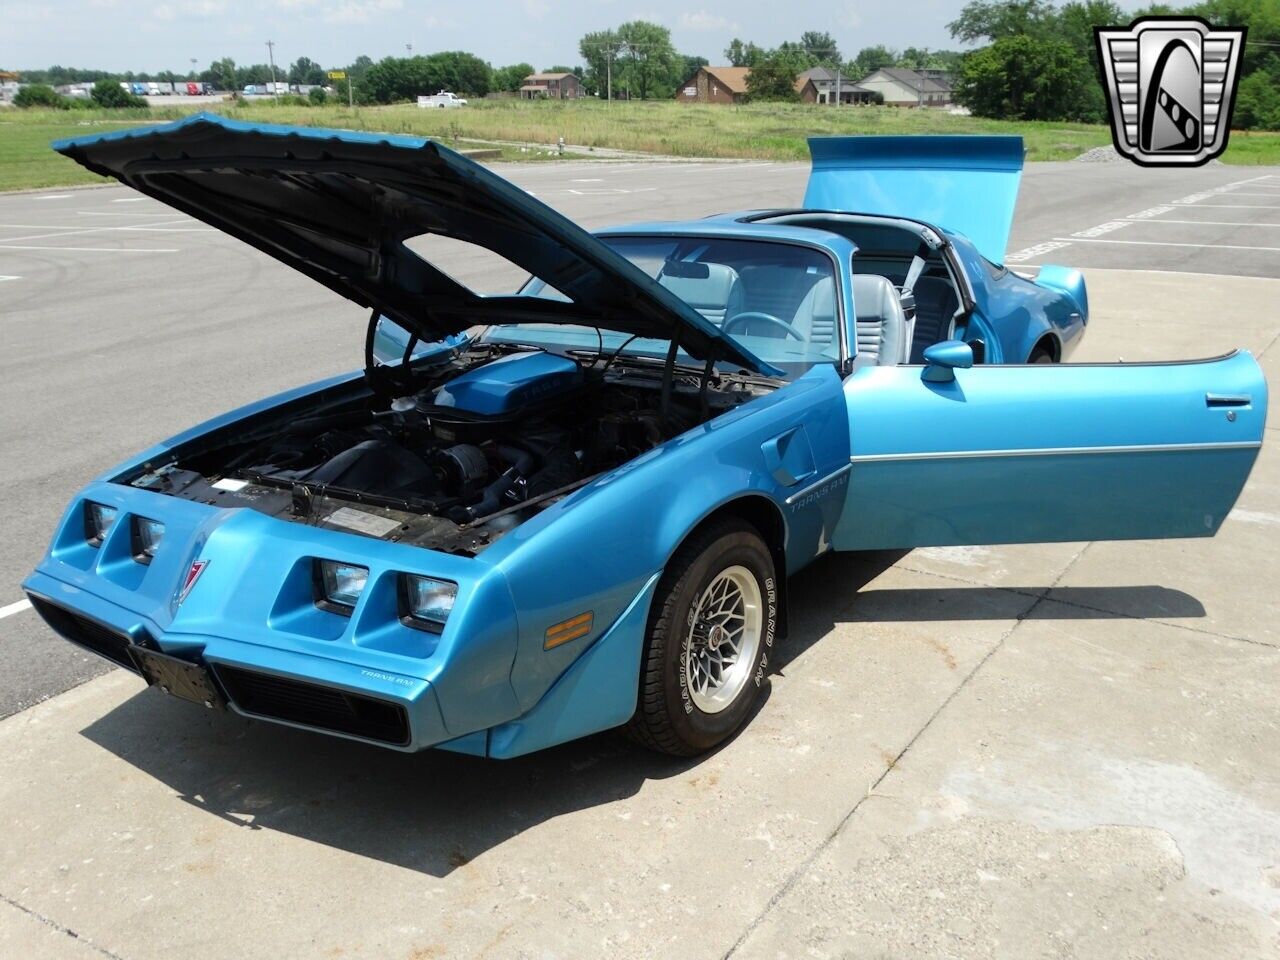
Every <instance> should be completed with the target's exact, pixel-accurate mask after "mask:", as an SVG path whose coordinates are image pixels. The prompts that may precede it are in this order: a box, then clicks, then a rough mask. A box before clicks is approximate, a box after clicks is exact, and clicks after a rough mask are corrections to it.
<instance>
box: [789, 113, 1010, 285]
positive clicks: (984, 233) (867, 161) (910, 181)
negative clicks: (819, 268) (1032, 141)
mask: <svg viewBox="0 0 1280 960" xmlns="http://www.w3.org/2000/svg"><path fill="white" fill-rule="evenodd" d="M1023 153H1024V151H1023V146H1022V138H1021V137H1016V136H993V137H982V136H972V137H971V136H934V137H925V136H922V137H813V138H811V139H810V140H809V154H810V155H811V156H812V157H813V171H812V172H811V173H810V174H809V186H808V189H806V190H805V194H804V205H805V208H806V209H809V210H843V211H848V212H851V213H878V214H888V215H890V216H895V217H906V218H907V219H910V220H923V221H924V222H925V223H931V224H933V225H934V226H937V227H942V228H943V229H946V230H950V231H952V232H953V233H961V234H964V236H966V237H968V238H969V240H970V241H972V243H973V245H974V246H975V247H977V248H978V252H979V253H981V254H982V255H983V256H984V257H986V258H987V259H988V260H991V261H992V262H993V263H1003V262H1004V254H1005V247H1006V245H1007V244H1008V242H1009V229H1010V227H1012V226H1013V208H1014V205H1015V204H1016V203H1017V200H1018V182H1019V181H1020V180H1021V179H1022V159H1023Z"/></svg>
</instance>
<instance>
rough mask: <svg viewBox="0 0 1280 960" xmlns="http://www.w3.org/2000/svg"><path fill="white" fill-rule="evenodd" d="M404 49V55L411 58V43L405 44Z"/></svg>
mask: <svg viewBox="0 0 1280 960" xmlns="http://www.w3.org/2000/svg"><path fill="white" fill-rule="evenodd" d="M404 49H405V53H407V54H409V56H411V57H412V56H413V44H412V43H406V44H405V45H404Z"/></svg>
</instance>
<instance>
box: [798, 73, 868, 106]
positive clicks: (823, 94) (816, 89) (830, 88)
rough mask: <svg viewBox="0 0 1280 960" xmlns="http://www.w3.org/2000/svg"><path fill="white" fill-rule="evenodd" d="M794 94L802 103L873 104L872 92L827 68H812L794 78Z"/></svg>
mask: <svg viewBox="0 0 1280 960" xmlns="http://www.w3.org/2000/svg"><path fill="white" fill-rule="evenodd" d="M796 92H797V93H798V94H800V99H801V100H802V101H803V102H804V103H821V104H831V105H832V106H834V105H835V104H836V103H837V99H838V102H839V103H840V104H842V105H844V104H853V103H874V102H875V101H876V99H877V98H876V95H875V92H874V91H871V90H868V89H866V88H865V87H863V86H861V85H859V84H858V83H856V82H855V81H854V80H853V78H852V77H848V76H845V75H844V74H841V73H839V72H838V71H835V70H831V69H829V68H827V67H812V68H811V69H809V70H806V71H804V73H802V74H800V75H799V76H798V77H796Z"/></svg>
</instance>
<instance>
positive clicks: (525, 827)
mask: <svg viewBox="0 0 1280 960" xmlns="http://www.w3.org/2000/svg"><path fill="white" fill-rule="evenodd" d="M502 172H504V173H505V174H506V175H508V176H510V177H511V178H512V179H514V180H515V181H516V182H517V183H520V184H521V185H523V186H525V187H526V188H528V189H530V190H532V191H533V192H535V193H536V194H537V195H538V196H539V197H541V198H542V199H543V200H545V201H547V202H548V203H550V204H552V205H553V206H555V207H557V208H558V209H561V210H563V211H564V212H566V213H567V214H569V215H570V216H572V217H574V218H575V219H577V220H579V221H580V222H582V223H584V224H585V225H587V226H601V225H604V224H606V223H612V222H625V221H632V220H638V219H650V218H655V219H656V218H662V217H694V216H700V215H703V214H709V213H713V212H717V211H721V210H726V209H736V208H747V207H764V206H771V205H779V206H782V205H791V204H794V203H796V202H797V201H798V200H799V198H800V196H801V194H802V191H803V184H804V180H805V176H806V173H807V171H806V169H805V168H804V167H802V166H795V165H773V164H762V163H741V164H724V163H716V164H710V163H708V164H679V165H667V164H650V163H621V162H618V163H596V164H592V163H564V164H560V163H556V164H539V165H528V166H518V167H508V168H503V169H502ZM1009 249H1010V251H1011V255H1010V263H1011V265H1012V266H1015V267H1018V268H1020V269H1021V268H1023V267H1026V268H1028V269H1030V268H1034V266H1035V265H1037V264H1042V263H1046V262H1056V263H1065V264H1070V265H1073V266H1080V267H1083V268H1085V270H1086V273H1087V276H1088V282H1089V289H1090V298H1091V305H1092V311H1093V312H1092V322H1091V325H1090V329H1089V330H1088V333H1087V335H1086V339H1085V343H1084V346H1083V347H1082V349H1081V352H1080V354H1079V355H1078V356H1077V358H1076V359H1081V360H1085V359H1095V360H1115V359H1119V358H1123V359H1124V360H1129V361H1133V360H1147V359H1170V358H1182V357H1203V356H1210V355H1214V354H1218V353H1222V352H1225V351H1226V350H1229V349H1232V348H1235V347H1242V348H1245V349H1249V350H1251V351H1252V352H1253V353H1254V354H1255V356H1258V357H1259V358H1260V360H1261V363H1262V365H1263V367H1264V368H1265V369H1266V371H1267V373H1268V375H1269V377H1270V378H1271V379H1272V380H1273V381H1274V379H1275V377H1276V375H1277V374H1278V373H1280V359H1278V358H1280V346H1276V343H1277V340H1278V339H1280V310H1278V309H1277V308H1278V307H1280V170H1276V169H1259V168H1240V167H1224V166H1210V167H1205V168H1202V169H1199V170H1194V171H1171V170H1143V169H1139V168H1136V167H1132V166H1130V165H1129V164H1127V163H1115V164H1096V165H1090V164H1040V165H1035V166H1033V167H1030V168H1029V169H1028V171H1027V173H1026V175H1025V177H1024V182H1023V191H1022V198H1021V200H1020V204H1019V215H1018V220H1017V224H1016V226H1015V230H1014V234H1013V238H1012V240H1011V242H1010V247H1009ZM451 266H452V268H453V269H454V270H455V271H456V272H457V274H458V275H459V276H461V277H463V278H464V279H468V280H472V281H475V282H478V283H483V282H484V281H485V279H486V278H492V277H493V274H492V272H491V269H490V267H489V266H488V265H487V264H485V263H484V262H483V260H482V258H475V257H467V256H460V257H456V258H455V259H454V260H453V261H452V262H451ZM363 326H364V315H363V311H362V310H360V309H358V308H356V307H354V306H352V305H350V304H347V303H345V302H344V301H341V300H340V299H338V298H336V297H335V296H334V295H332V294H330V293H328V292H327V291H325V290H323V289H321V288H320V287H319V286H317V285H315V284H313V283H311V282H310V281H308V280H306V279H304V278H302V277H300V276H298V275H295V274H293V273H292V272H291V271H289V270H287V269H286V268H284V267H282V266H279V265H277V264H275V263H274V261H271V260H269V259H268V258H266V257H265V256H263V255H260V254H258V253H256V252H254V251H252V250H250V249H249V248H247V247H244V246H243V245H241V244H239V243H238V242H237V241H235V240H232V239H230V238H228V237H225V236H223V235H221V234H219V233H217V232H213V231H211V230H209V229H207V228H205V227H204V226H203V225H201V224H199V223H197V222H194V221H191V220H190V219H188V218H186V217H183V216H181V215H178V214H175V213H174V212H172V211H167V210H166V209H165V208H164V207H162V206H160V205H158V204H156V203H154V202H153V201H151V200H149V199H146V198H142V197H140V196H138V195H136V194H133V193H131V192H130V191H127V190H125V189H124V188H119V187H114V188H106V189H95V190H64V191H47V192H44V193H40V194H26V195H13V196H6V197H0V337H2V338H3V340H2V343H0V346H2V347H3V349H0V410H3V414H2V415H0V450H3V452H4V454H3V470H2V471H0V502H3V503H4V504H5V509H4V510H3V511H2V512H0V544H2V546H0V717H4V719H3V720H0V831H2V832H3V836H4V842H3V843H2V844H0V957H24V958H25V957H68V958H76V957H83V958H92V957H103V956H106V957H114V958H117V960H135V958H138V960H141V958H152V957H169V956H174V955H181V956H183V957H186V958H221V957H228V956H235V957H242V958H258V957H261V958H279V957H344V958H352V957H374V958H391V957H394V958H401V957H403V958H424V957H437V956H439V957H444V956H486V957H487V956H493V957H580V956H619V957H652V956H669V955H675V954H677V953H678V954H679V955H681V956H684V957H690V958H701V957H728V956H732V957H735V958H746V957H792V958H798V957H840V956H847V957H864V956H865V957H965V958H969V957H975V958H976V957H1011V958H1023V957H1056V958H1076V957H1079V958H1086V957H1087V958H1094V957H1103V958H1111V957H1115V958H1121V957H1124V958H1129V957H1162V958H1163V957H1197V958H1200V957H1203V958H1214V960H1217V958H1223V957H1231V958H1253V957H1258V958H1261V957H1275V956H1277V955H1280V626H1278V625H1277V624H1278V622H1280V620H1278V617H1277V614H1280V601H1278V600H1277V597H1280V574H1278V573H1277V564H1278V563H1280V454H1278V453H1277V452H1276V449H1275V444H1276V443H1277V441H1280V434H1278V433H1277V431H1276V430H1275V429H1273V428H1269V429H1268V430H1267V433H1266V443H1265V444H1264V448H1263V450H1262V453H1261V456H1260V458H1259V461H1258V464H1257V466H1256V467H1255V469H1254V473H1253V476H1252V478H1251V480H1250V482H1249V484H1248V486H1247V487H1246V489H1245V491H1244V493H1243V495H1242V497H1241V499H1240V502H1239V503H1238V504H1237V507H1236V509H1235V510H1234V511H1233V513H1232V514H1231V516H1230V517H1229V518H1228V520H1227V521H1226V523H1225V524H1224V526H1223V528H1222V530H1221V532H1220V533H1219V535H1218V536H1217V537H1216V538H1214V539H1212V540H1194V541H1156V542H1139V543H1088V544H1085V543H1077V544H1054V545H1047V546H1024V547H989V548H985V547H973V548H950V549H927V550H916V551H913V552H911V553H908V554H892V555H881V554H874V555H842V556H835V557H828V558H827V559H825V560H823V561H822V562H820V563H818V564H817V565H815V566H814V567H813V568H811V569H810V570H808V571H806V572H805V573H804V574H802V575H801V576H800V577H799V578H798V580H797V582H796V583H795V584H794V588H793V589H794V593H793V604H792V607H793V619H792V624H791V636H790V638H789V639H788V641H787V643H786V645H785V646H784V647H783V648H782V650H781V656H780V658H779V661H778V665H777V666H778V669H777V671H776V673H775V675H774V676H773V678H772V681H771V684H770V687H769V691H768V692H769V696H768V697H767V699H766V702H765V703H764V705H763V707H762V708H761V710H760V711H759V713H758V714H757V715H756V716H755V718H754V719H753V720H752V722H751V723H750V725H749V726H748V727H747V728H746V729H745V731H744V732H743V733H742V734H741V735H740V736H739V737H737V738H736V739H735V740H733V741H732V742H731V743H729V744H728V745H726V746H725V747H724V748H723V749H721V750H720V751H718V752H717V753H715V754H714V755H712V756H710V757H707V758H703V759H700V760H695V761H673V760H670V759H667V758H660V757H657V756H653V755H650V754H647V753H645V752H644V751H641V750H639V749H635V748H632V747H630V746H628V745H626V744H624V743H622V742H620V741H619V740H618V739H617V738H615V737H613V736H611V735H602V736H598V737H594V738H591V739H589V740H586V741H583V742H580V743H576V744H570V745H567V746H565V747H562V748H558V749H554V750H551V751H548V752H546V753H544V754H540V755H535V756H531V757H527V758H524V759H522V760H518V761H512V762H507V763H499V762H487V761H480V760H474V759H470V758H464V757H458V756H453V755H446V754H434V753H427V754H423V755H418V756H402V755H399V754H391V753H387V752H383V751H379V750H376V749H374V748H367V747H363V746H360V745H356V744H350V743H345V742H337V741H332V740H330V739H328V738H324V737H320V736H316V735H308V734H304V733H300V732H296V731H292V730H285V729H281V728H276V727H272V726H270V725H267V724H262V723H250V722H247V721H244V720H241V719H238V718H236V717H234V716H231V715H225V714H212V713H209V712H206V711H201V710H197V709H193V708H188V707H186V706H185V705H183V704H180V703H173V702H170V701H167V700H165V699H163V698H162V697H161V696H159V695H158V694H156V693H155V692H154V691H147V690H145V689H144V687H143V684H142V681H140V680H138V679H137V678H135V677H133V676H131V675H128V674H125V673H123V672H122V671H119V670H108V669H107V668H106V666H105V665H104V664H102V663H100V662H98V661H95V660H92V659H91V658H89V657H88V656H86V655H82V654H80V653H78V652H77V651H76V650H74V649H72V648H71V647H70V646H69V645H67V644H65V643H64V642H62V641H60V640H57V639H56V638H55V637H53V636H52V634H51V633H50V632H49V631H48V630H47V628H45V627H44V626H43V624H42V623H41V622H40V621H39V619H38V618H37V617H36V616H35V614H34V613H33V612H32V611H31V610H30V609H28V608H26V606H25V604H24V603H23V602H22V601H21V599H20V598H21V594H20V592H19V590H18V583H19V581H20V580H21V578H22V577H23V576H24V575H25V574H26V572H27V571H28V570H29V569H30V568H31V566H32V565H33V564H34V563H35V562H36V561H37V560H38V558H39V556H40V554H41V553H42V552H43V550H44V548H45V546H46V543H47V539H48V536H49V533H50V532H51V530H52V528H53V525H54V523H55V522H56V520H57V518H58V516H59V515H60V513H61V510H62V508H63V506H64V504H65V502H66V501H67V499H68V498H69V497H70V496H71V495H72V494H73V493H74V491H75V490H76V489H77V488H78V487H79V486H80V485H81V484H82V483H83V482H84V481H85V480H86V479H88V478H89V477H90V476H92V475H93V474H95V473H97V472H99V471H101V470H102V469H104V468H105V467H106V466H108V465H109V464H111V463H113V462H115V461H117V460H119V459H121V458H123V457H124V456H126V455H128V454H130V453H132V452H134V451H136V450H138V449H141V448H142V447H145V446H147V445H149V444H151V443H152V442H154V441H155V440H157V439H159V438H161V437H164V436H167V435H169V434H171V433H173V432H175V431H176V430H178V429H180V428H182V427H184V426H187V425H189V424H191V423H194V422H196V421H198V420H200V419H203V418H204V417H206V416H209V415H212V414H214V413H216V412H219V411H222V410H225V409H227V408H230V407H233V406H235V405H237V404H240V403H242V402H246V401H248V400H251V399H254V398H257V397H259V396H262V395H265V394H267V393H270V392H273V391H275V390H278V389H282V388H284V387H287V386H290V385H294V384H298V383H303V382H306V381H309V380H312V379H315V378H318V377H320V376H324V375H327V374H330V373H334V372H338V371H340V370H345V369H348V368H352V367H354V366H357V365H358V364H359V353H360V349H361V342H362V337H363ZM1273 422H1274V418H1273ZM6 591H7V592H6Z"/></svg>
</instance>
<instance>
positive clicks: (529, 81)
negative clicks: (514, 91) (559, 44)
mask: <svg viewBox="0 0 1280 960" xmlns="http://www.w3.org/2000/svg"><path fill="white" fill-rule="evenodd" d="M581 96H582V81H581V80H579V79H578V77H577V75H576V74H572V73H531V74H529V76H527V77H525V78H524V85H523V86H521V87H520V98H521V99H522V100H537V99H540V98H541V99H547V100H577V99H578V98H580V97H581Z"/></svg>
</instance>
